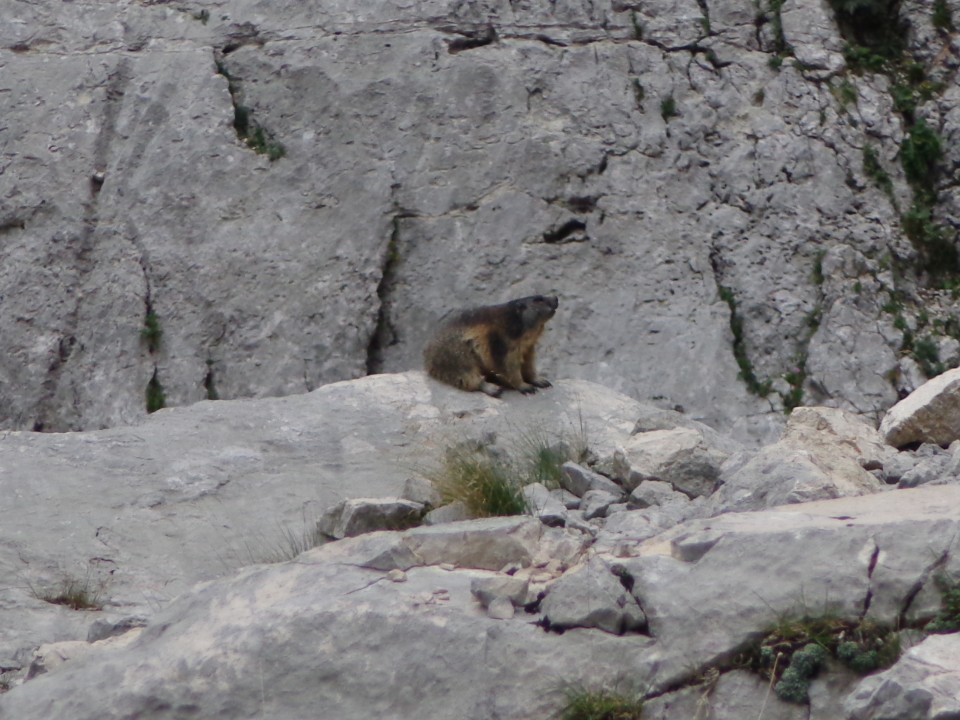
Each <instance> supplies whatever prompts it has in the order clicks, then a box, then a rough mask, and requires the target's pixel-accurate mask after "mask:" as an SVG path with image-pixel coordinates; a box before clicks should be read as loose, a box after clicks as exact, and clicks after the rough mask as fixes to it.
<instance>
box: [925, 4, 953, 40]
mask: <svg viewBox="0 0 960 720" xmlns="http://www.w3.org/2000/svg"><path fill="white" fill-rule="evenodd" d="M930 20H931V22H932V23H933V26H934V27H935V28H936V29H937V30H942V31H943V32H947V33H951V32H953V31H954V26H953V13H951V12H950V6H949V5H948V4H947V0H933V16H932V17H931V18H930Z"/></svg>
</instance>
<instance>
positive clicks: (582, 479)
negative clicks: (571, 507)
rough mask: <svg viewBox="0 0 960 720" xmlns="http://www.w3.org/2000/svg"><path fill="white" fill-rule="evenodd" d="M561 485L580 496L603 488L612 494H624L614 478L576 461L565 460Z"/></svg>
mask: <svg viewBox="0 0 960 720" xmlns="http://www.w3.org/2000/svg"><path fill="white" fill-rule="evenodd" d="M560 486H561V487H562V488H563V489H564V490H567V491H569V492H571V493H573V494H574V495H576V496H577V497H579V498H582V497H583V496H584V495H585V494H586V493H587V492H588V491H590V490H603V491H604V492H606V493H609V494H611V495H622V494H623V488H622V487H620V486H619V485H617V483H615V482H614V481H613V480H611V479H610V478H608V477H605V476H603V475H601V474H600V473H597V472H594V471H593V470H590V469H588V468H585V467H583V466H582V465H578V464H577V463H575V462H565V463H564V464H563V465H562V466H561V468H560Z"/></svg>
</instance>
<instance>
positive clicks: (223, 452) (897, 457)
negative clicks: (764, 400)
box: [0, 372, 960, 720]
mask: <svg viewBox="0 0 960 720" xmlns="http://www.w3.org/2000/svg"><path fill="white" fill-rule="evenodd" d="M545 418H549V419H550V420H549V422H550V423H551V425H550V426H548V427H545V426H544V425H543V422H544V419H545ZM525 428H536V432H537V433H538V435H537V436H538V437H540V438H541V440H542V441H543V442H544V443H545V446H546V447H548V448H555V447H559V446H562V445H565V444H569V443H570V441H571V436H570V433H571V432H572V431H576V432H578V433H580V434H581V437H580V439H581V440H582V439H583V438H584V437H585V438H586V439H587V441H588V442H587V443H586V445H587V446H586V447H585V448H581V449H582V450H583V452H582V453H581V456H582V462H583V463H584V464H583V465H578V466H575V467H571V466H567V468H566V470H567V475H566V477H567V478H568V480H569V479H570V478H571V477H573V478H581V479H582V478H586V479H587V480H591V481H594V482H596V481H597V479H598V478H602V479H603V480H604V482H605V483H609V486H610V487H611V488H613V489H615V490H616V493H617V494H616V495H614V494H610V493H607V492H606V491H604V490H598V489H587V490H585V492H584V497H583V498H582V499H580V501H579V503H578V502H577V498H576V497H575V496H572V495H565V494H564V493H563V492H561V491H560V490H558V489H554V490H550V489H548V488H547V487H546V486H545V485H543V484H534V483H531V484H530V485H528V486H527V488H526V489H527V493H526V494H527V498H528V500H530V501H538V502H540V503H542V506H541V504H536V503H531V507H530V512H529V513H528V514H523V515H517V516H507V517H489V518H483V519H472V520H471V519H467V520H459V521H454V522H435V523H434V524H431V525H424V526H420V527H414V528H409V529H404V530H393V531H373V532H362V533H361V534H358V535H356V536H353V537H345V538H344V539H341V540H336V541H330V542H325V543H324V544H322V545H320V546H319V547H313V548H311V545H312V544H314V543H316V542H321V540H320V538H319V537H309V535H310V533H309V532H308V531H312V529H313V528H315V527H316V526H317V522H316V520H317V519H319V518H321V517H322V516H326V517H327V518H328V520H329V525H330V527H331V528H334V529H337V532H333V533H331V534H334V535H344V536H349V535H352V534H353V532H354V531H357V532H360V530H362V529H363V528H361V527H360V526H359V525H358V524H357V523H359V522H360V520H361V519H364V520H369V519H370V518H371V517H372V518H374V520H375V523H383V522H388V523H392V522H395V521H397V517H396V515H395V514H394V513H395V511H397V510H407V511H414V510H416V512H419V509H418V508H419V507H420V506H419V505H418V504H416V503H411V502H409V501H397V500H396V496H397V495H398V493H400V492H401V490H402V491H404V492H412V491H415V494H417V495H418V496H421V497H427V496H429V495H430V494H431V493H430V488H429V487H428V486H425V483H427V477H428V476H429V475H430V474H431V473H430V472H427V471H428V470H429V462H428V461H429V459H430V458H431V457H432V458H434V460H436V461H440V460H441V459H442V458H444V457H445V456H446V455H447V453H446V451H447V450H448V449H449V448H455V447H463V446H465V445H469V446H471V447H474V446H484V447H486V448H487V449H488V451H489V453H490V454H491V456H496V455H498V454H503V453H506V452H507V449H508V448H509V446H510V442H509V441H510V440H517V439H520V440H523V439H524V437H525V436H524V435H523V433H522V432H521V431H522V430H523V429H525ZM690 433H695V434H696V435H697V437H698V438H699V440H698V441H697V442H696V443H687V455H688V457H686V458H684V457H683V454H682V452H680V451H679V450H677V447H676V444H671V445H669V446H668V447H669V448H670V450H671V457H672V458H674V460H676V462H675V463H673V464H672V465H671V467H685V468H690V467H694V466H695V465H696V463H695V462H694V461H696V460H697V459H698V458H699V459H702V458H703V457H704V453H705V452H707V450H705V448H707V449H708V450H710V449H712V451H716V452H721V450H720V449H721V448H722V453H724V454H728V455H729V457H730V458H731V460H729V461H727V462H725V463H724V470H723V471H722V472H721V473H720V476H719V482H720V483H721V484H720V486H719V488H718V489H717V490H715V491H714V492H713V493H712V494H710V495H709V496H706V495H705V496H700V497H696V498H693V499H691V498H690V497H689V496H688V495H687V494H685V493H683V492H680V491H678V490H676V489H674V487H673V486H672V485H671V484H670V483H668V482H665V481H662V480H652V479H646V480H643V481H642V482H641V483H640V484H639V485H638V486H637V487H636V488H635V489H634V490H633V491H632V492H631V493H630V494H629V496H627V495H626V486H625V485H624V484H623V483H624V482H627V483H629V480H625V479H624V478H625V477H629V472H628V470H629V467H630V465H629V463H628V462H627V460H626V454H625V452H624V448H631V447H634V446H636V445H638V444H642V443H641V442H640V441H641V440H643V439H649V438H650V437H651V436H654V437H680V438H683V437H686V436H687V435H689V434H690ZM526 442H529V438H527V440H526ZM771 449H772V451H771ZM788 449H789V450H790V452H793V453H797V454H805V457H807V458H808V461H809V468H810V474H809V476H806V477H805V478H804V482H805V483H807V484H806V485H805V486H804V487H805V488H807V489H808V490H809V491H810V492H809V495H810V496H811V497H832V499H825V500H817V501H814V502H810V501H805V500H806V498H804V497H802V496H801V495H799V494H796V493H794V494H793V495H789V496H788V497H787V498H786V499H787V500H788V501H790V502H791V503H792V504H789V505H780V506H776V507H775V506H774V505H775V503H778V502H783V500H784V497H783V492H782V489H781V488H780V485H781V484H782V483H783V482H784V479H785V478H786V479H790V477H791V475H790V470H791V468H792V467H794V466H793V465H791V464H790V463H789V462H787V463H786V464H785V469H784V470H783V472H782V473H781V474H775V473H773V474H764V473H755V474H753V475H750V476H749V477H747V474H746V473H745V472H741V473H740V474H739V475H737V476H736V477H737V478H738V480H737V483H735V484H737V487H738V488H739V489H740V490H743V489H744V488H746V489H748V490H749V496H750V503H749V509H752V510H753V512H742V510H744V509H746V508H745V507H744V505H743V498H742V497H741V496H740V495H738V494H736V493H734V494H732V495H728V494H726V493H725V488H726V484H725V480H729V481H730V482H733V476H732V475H729V476H728V475H726V474H725V473H726V472H727V470H726V468H727V465H728V464H729V463H730V462H733V459H734V458H741V457H748V456H750V455H751V453H752V454H753V455H754V456H755V457H757V458H762V457H767V456H769V455H771V454H772V452H779V453H780V454H781V455H784V454H785V453H786V451H787V450H788ZM938 452H939V453H940V454H941V455H945V451H942V450H939V451H938ZM928 455H929V453H925V452H921V451H917V452H916V453H914V452H912V451H905V452H897V451H896V450H894V449H893V448H889V447H884V446H883V444H882V442H881V441H880V435H879V433H877V432H876V431H874V430H872V429H871V428H870V427H869V426H867V425H865V424H864V423H863V422H862V421H860V420H859V419H858V418H856V417H855V416H853V415H850V414H847V413H844V412H842V411H839V410H835V409H829V408H808V409H807V410H805V411H803V412H799V411H798V412H797V413H796V416H795V417H794V418H791V422H790V424H789V425H788V427H787V429H786V430H785V431H784V433H783V436H782V437H781V439H780V440H779V441H777V443H775V444H773V445H771V446H768V447H767V448H761V449H760V450H759V451H748V450H745V449H743V448H742V447H739V448H738V445H737V443H735V442H733V441H731V440H729V439H724V438H722V437H721V436H718V435H717V434H716V433H713V432H712V431H711V430H710V429H709V428H707V427H706V426H703V425H699V424H698V423H695V422H693V421H691V420H689V419H688V418H685V417H684V416H682V415H680V414H679V413H673V412H669V411H664V410H661V409H658V408H656V407H652V406H648V405H643V404H641V403H638V402H637V401H634V400H631V399H629V398H627V397H625V396H623V395H618V394H616V393H613V392H610V391H608V390H605V389H604V388H603V387H601V386H598V385H594V384H592V383H588V382H585V381H564V382H559V383H557V384H556V386H555V387H553V388H551V389H550V390H548V391H545V392H541V393H538V394H536V395H535V396H533V397H529V398H528V397H521V396H516V397H514V398H511V399H508V400H496V399H493V398H490V397H487V396H486V395H483V394H482V393H462V392H459V391H457V390H454V389H452V388H449V387H445V386H442V385H440V384H438V383H435V382H433V381H431V380H429V379H427V378H426V377H425V376H424V375H423V373H420V372H411V373H406V374H399V375H377V376H374V377H370V378H365V379H361V380H357V381H352V382H345V383H336V384H332V385H329V386H324V387H322V388H320V389H318V390H316V391H314V392H312V393H309V394H307V395H303V396H295V397H288V398H278V399H270V400H266V399H261V400H240V401H224V402H218V403H200V404H196V405H194V406H191V407H189V408H178V409H170V410H165V411H162V412H160V413H157V414H155V415H153V416H151V417H150V418H149V419H148V421H147V422H145V423H143V424H142V425H139V426H135V427H130V428H114V429H110V430H104V431H95V432H89V433H75V434H64V435H56V434H44V433H22V432H6V433H4V434H3V435H0V469H2V473H0V492H2V497H4V498H6V501H5V502H4V503H2V504H0V569H2V571H3V575H4V577H13V578H18V581H17V582H16V583H15V584H14V583H11V584H7V585H6V586H4V587H2V588H0V629H2V634H0V680H2V681H3V683H4V685H0V687H4V686H5V685H6V684H9V685H11V686H12V687H11V689H9V691H7V692H2V693H0V718H3V720H6V719H7V718H11V719H13V718H16V720H32V719H33V718H37V719H38V720H39V719H40V718H44V720H46V719H47V718H50V717H59V716H60V715H63V714H64V713H65V712H66V713H69V715H70V717H71V718H77V720H94V718H96V719H97V720H110V719H111V718H117V719H118V720H119V718H125V717H133V716H143V717H147V716H149V717H151V718H157V719H158V720H161V719H162V718H180V717H184V716H187V715H189V716H192V717H197V718H201V719H203V718H215V717H225V716H229V717H257V716H269V717H275V718H281V719H286V718H290V720H294V719H295V718H302V717H305V716H308V715H309V714H310V713H314V714H315V712H316V708H323V712H324V714H325V715H329V716H330V717H337V718H344V719H351V718H369V717H381V716H386V715H389V716H391V717H398V718H423V717H430V718H438V719H439V720H446V719H447V718H449V719H450V720H454V719H456V720H474V719H476V720H481V719H486V718H490V717H502V718H515V719H516V720H522V719H523V718H529V717H551V716H554V715H558V713H559V712H560V711H561V710H562V708H563V707H564V704H565V703H566V702H568V692H569V689H570V688H572V687H573V688H583V689H584V690H587V691H601V690H602V691H605V692H612V691H617V692H622V693H627V694H631V695H637V696H641V697H645V701H646V703H647V705H648V706H649V709H645V710H644V712H645V713H646V714H650V716H651V717H656V718H660V719H661V720H689V718H690V717H694V716H696V712H698V711H697V710H696V709H695V708H697V707H701V706H703V704H704V703H709V705H710V708H711V712H712V713H713V716H715V717H719V718H731V720H732V718H735V717H743V716H744V714H747V715H748V716H750V717H754V716H756V715H759V714H761V711H762V710H764V708H766V710H765V712H766V713H767V716H769V717H784V718H794V717H816V718H838V717H841V716H843V713H846V717H847V718H848V719H849V720H854V719H855V718H861V717H863V718H868V717H870V718H872V717H888V716H889V717H891V718H893V717H897V718H900V717H917V718H923V719H924V720H926V719H927V718H930V720H933V718H935V717H938V715H937V713H940V712H941V710H943V712H953V706H952V705H950V701H949V698H950V697H951V694H950V693H951V691H950V688H952V685H950V684H949V683H951V682H953V679H954V677H955V675H956V674H957V672H960V666H958V665H957V658H958V657H960V655H958V654H957V653H956V652H955V648H954V642H953V641H954V638H955V635H951V636H945V637H944V639H942V640H941V639H937V638H934V637H930V638H927V639H926V640H923V632H924V631H923V628H924V627H925V626H926V624H927V623H928V621H930V620H931V619H933V618H936V619H937V622H938V623H939V624H940V626H942V627H946V626H949V625H950V623H953V622H957V623H960V617H952V616H949V617H948V616H946V615H945V614H944V613H947V612H948V610H949V608H948V605H944V604H943V603H942V598H943V596H944V593H946V592H948V591H949V588H950V586H949V583H948V584H946V585H945V584H944V583H945V582H947V581H949V579H950V578H956V577H958V576H960V517H958V515H957V512H956V508H957V507H958V506H960V484H958V483H957V477H956V475H955V474H951V473H952V471H951V469H950V468H951V467H952V460H951V461H949V462H941V463H939V464H936V465H932V464H929V462H928V461H929V460H930V457H928ZM938 457H940V455H938ZM787 460H789V458H787ZM734 464H735V465H736V463H734ZM863 466H870V467H872V468H874V469H873V470H872V471H869V472H868V471H866V470H865V469H863ZM851 467H857V468H859V469H860V470H862V471H863V472H864V473H867V475H868V476H869V477H870V478H871V479H872V480H873V482H874V483H875V486H874V487H871V488H870V489H869V490H868V491H865V490H864V489H863V488H862V487H860V486H858V485H857V484H856V483H853V482H850V480H849V477H847V474H848V473H849V472H850V468H851ZM920 467H925V468H927V469H926V470H925V472H930V473H934V474H936V473H939V476H938V477H937V478H936V480H935V481H931V482H930V483H927V484H926V485H925V486H924V487H920V488H916V489H897V488H896V486H895V485H894V484H891V483H887V482H882V480H881V479H880V478H882V477H886V474H889V475H890V476H893V475H896V474H899V475H900V476H903V477H905V476H907V475H908V474H909V472H911V468H912V469H916V468H920ZM418 468H419V469H418ZM905 468H906V469H905ZM937 468H939V470H938V469H937ZM870 472H875V473H876V474H877V476H878V477H874V476H873V475H871V474H870ZM604 473H609V474H604ZM617 478H619V479H617ZM818 483H819V484H818ZM937 483H940V484H937ZM585 487H586V485H585ZM865 492H866V494H864V493H865ZM599 495H609V498H610V499H611V500H618V501H619V502H616V503H613V504H610V501H605V502H606V503H607V504H606V505H605V508H604V512H601V513H594V512H593V511H592V510H589V509H588V508H587V507H585V506H589V505H590V504H591V503H592V502H593V501H594V499H595V498H597V496H599ZM377 498H380V499H379V500H378V499H377ZM561 498H562V500H561ZM548 506H549V507H548ZM447 507H450V506H443V507H440V508H438V509H437V510H434V511H433V512H435V513H437V512H440V511H443V510H445V509H446V508H447ZM324 508H331V509H330V511H329V513H327V514H326V515H325V514H324V513H323V509H324ZM401 515H404V513H401ZM41 519H42V520H43V521H42V522H41ZM402 519H404V521H405V515H404V517H403V518H402ZM354 520H356V522H354ZM369 527H370V526H367V528H368V529H369ZM321 529H322V528H321ZM341 531H342V532H341ZM270 532H272V533H273V534H272V535H270V534H269V533H270ZM244 565H246V567H241V566H244ZM67 571H69V572H71V573H76V572H77V571H82V572H84V573H86V575H85V576H83V579H84V581H85V582H86V583H87V586H86V587H89V588H92V589H96V590H97V597H96V601H97V602H98V603H99V605H100V607H101V609H100V610H95V609H87V610H73V609H69V608H68V607H65V606H62V605H56V604H53V597H52V595H51V593H49V592H48V588H50V587H51V585H52V584H53V583H54V581H56V580H57V579H58V578H59V577H62V576H63V575H64V573H65V572H67ZM945 578H946V579H947V580H945ZM94 583H95V584H96V585H95V588H94V585H93V584H94ZM954 592H955V590H954ZM945 608H947V609H945ZM817 616H826V617H829V618H831V619H832V622H848V623H855V622H859V621H860V620H865V621H867V622H870V623H875V624H876V625H877V626H884V625H887V626H896V627H901V628H907V629H908V630H907V631H905V632H904V633H902V635H903V642H904V646H905V647H908V646H909V643H916V642H918V641H922V642H920V644H918V645H917V646H916V647H915V648H913V649H912V650H910V651H909V652H907V653H906V654H905V655H903V657H902V658H901V659H900V660H899V661H898V662H896V663H895V664H893V665H892V666H891V667H889V668H888V669H885V670H883V671H882V672H879V673H875V674H873V675H870V676H868V677H866V678H861V677H860V676H858V675H856V674H854V673H853V672H852V671H850V670H838V669H837V668H835V667H832V666H831V665H829V664H828V665H827V667H825V669H823V670H821V672H820V674H819V675H818V676H817V677H816V678H814V679H813V680H812V682H811V684H810V687H809V688H808V689H807V690H805V691H804V697H806V698H807V700H806V702H807V703H808V707H803V708H801V709H800V710H798V707H800V706H796V705H790V704H787V703H786V702H785V701H783V700H781V699H779V697H778V696H777V695H776V694H773V695H770V694H769V693H768V692H767V689H769V688H770V687H771V682H770V680H769V677H765V676H761V675H758V674H756V673H753V672H749V671H747V670H745V668H747V667H751V662H752V661H749V660H745V659H744V657H745V654H747V656H749V653H750V652H752V651H751V648H753V647H755V646H756V644H757V643H758V642H759V641H760V640H761V639H762V638H764V637H765V636H766V635H767V634H768V633H770V632H771V631H772V630H771V629H772V628H774V626H775V625H777V624H778V623H781V622H783V621H784V619H785V618H803V617H817ZM911 638H912V640H911ZM893 660H895V658H891V662H893ZM784 662H787V661H784ZM625 678H628V679H629V682H626V681H625V680H624V679H625ZM774 679H776V678H774ZM625 682H626V684H625ZM944 688H946V689H944ZM928 700H929V702H928ZM691 708H694V710H693V714H691ZM897 713H908V714H905V715H898V714H897ZM941 715H942V713H941Z"/></svg>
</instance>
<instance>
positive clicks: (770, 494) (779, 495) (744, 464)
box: [708, 407, 895, 514]
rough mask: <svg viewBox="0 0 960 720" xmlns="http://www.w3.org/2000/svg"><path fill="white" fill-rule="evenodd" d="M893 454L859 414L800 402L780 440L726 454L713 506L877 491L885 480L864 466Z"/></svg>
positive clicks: (723, 508) (725, 508) (746, 506)
mask: <svg viewBox="0 0 960 720" xmlns="http://www.w3.org/2000/svg"><path fill="white" fill-rule="evenodd" d="M893 456H895V453H894V452H893V451H892V448H887V447H886V446H885V445H884V444H883V443H882V441H881V440H880V437H879V436H878V435H877V433H876V431H874V430H873V428H871V427H870V426H868V425H867V424H866V423H865V422H863V421H862V420H860V419H859V418H856V417H855V416H853V415H851V414H849V413H845V412H843V411H841V410H836V409H831V408H820V407H817V408H810V407H806V408H797V409H796V410H794V412H793V413H792V414H791V415H790V419H789V421H788V423H787V426H786V428H785V429H784V432H783V435H782V437H781V438H780V440H779V441H778V442H776V443H774V444H772V445H767V446H766V447H764V448H761V449H760V450H759V451H758V452H756V453H750V452H741V453H737V454H735V455H732V456H731V457H730V458H729V459H728V460H727V462H726V463H725V464H724V466H723V467H722V468H721V478H720V488H719V489H718V490H717V492H716V493H715V494H714V495H713V496H712V497H710V498H709V501H708V504H709V507H710V512H712V513H714V514H716V513H720V512H729V511H742V510H755V509H758V508H765V507H773V506H775V505H785V504H789V503H797V502H809V501H812V500H823V499H830V498H836V497H843V496H849V495H862V494H868V493H873V492H877V491H878V490H879V489H880V488H881V487H883V486H882V485H881V484H880V483H879V482H878V481H877V478H876V477H874V476H873V475H872V474H871V473H870V472H869V471H868V470H866V466H882V464H883V462H885V461H886V459H887V458H891V457H893Z"/></svg>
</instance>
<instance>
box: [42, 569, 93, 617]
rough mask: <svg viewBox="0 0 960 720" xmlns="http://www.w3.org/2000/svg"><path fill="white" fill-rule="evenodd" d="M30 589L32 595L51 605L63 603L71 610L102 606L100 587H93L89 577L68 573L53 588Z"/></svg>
mask: <svg viewBox="0 0 960 720" xmlns="http://www.w3.org/2000/svg"><path fill="white" fill-rule="evenodd" d="M32 590H33V595H34V597H36V598H37V599H38V600H43V601H44V602H48V603H50V604H52V605H64V606H66V607H69V608H71V609H73V610H100V609H102V608H103V604H102V603H101V602H100V595H101V592H102V588H94V587H93V585H92V583H91V582H90V580H89V578H84V579H83V580H80V579H78V578H75V577H72V576H69V575H68V576H66V577H64V578H63V580H61V581H60V583H59V584H58V585H56V586H55V587H53V588H48V589H46V590H36V589H32Z"/></svg>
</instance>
